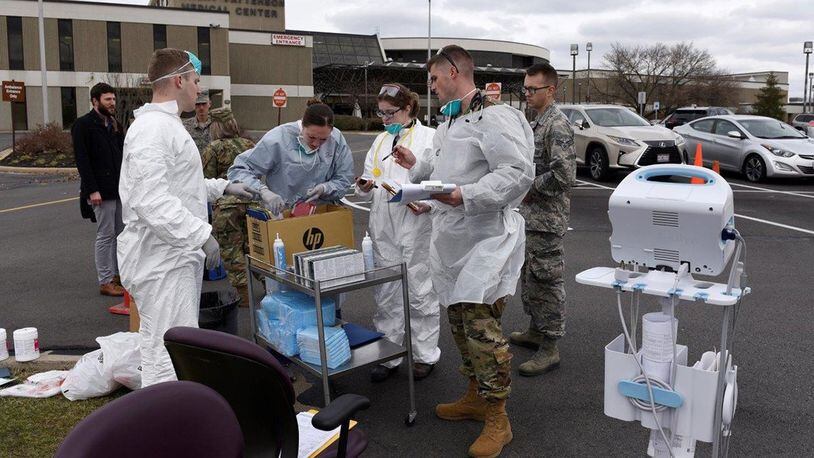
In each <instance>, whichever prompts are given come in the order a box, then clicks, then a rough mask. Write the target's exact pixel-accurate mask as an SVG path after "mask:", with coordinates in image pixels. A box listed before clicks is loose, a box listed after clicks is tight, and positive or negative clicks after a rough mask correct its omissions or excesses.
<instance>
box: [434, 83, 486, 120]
mask: <svg viewBox="0 0 814 458" xmlns="http://www.w3.org/2000/svg"><path fill="white" fill-rule="evenodd" d="M476 90H477V89H472V90H471V91H469V92H467V93H466V95H464V96H463V97H462V98H460V99H455V100H450V101H449V102H447V103H445V104H444V106H442V107H441V114H442V115H444V116H447V117H453V116H458V115H459V114H461V101H462V100H463V99H465V98H466V97H468V96H469V94H471V93H473V92H475V91H476Z"/></svg>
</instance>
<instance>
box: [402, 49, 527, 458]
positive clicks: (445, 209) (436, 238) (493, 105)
mask: <svg viewBox="0 0 814 458" xmlns="http://www.w3.org/2000/svg"><path fill="white" fill-rule="evenodd" d="M427 66H428V68H429V70H430V84H431V86H432V90H433V91H435V93H436V94H437V95H438V98H439V100H441V102H442V103H444V104H445V105H444V106H443V107H442V108H441V112H442V113H443V114H444V115H445V116H446V117H447V118H448V119H449V120H448V121H447V122H446V123H445V124H443V125H441V126H439V128H438V130H437V132H436V134H435V138H434V141H433V155H432V156H434V157H432V160H430V161H425V160H422V159H421V158H416V157H415V155H414V154H412V153H410V152H408V151H406V149H404V148H401V147H399V148H397V151H396V153H395V154H396V156H397V161H398V163H399V164H402V165H404V166H405V167H407V168H410V178H411V180H412V181H413V182H414V183H415V182H420V181H421V180H426V179H431V180H440V181H442V182H444V183H452V184H456V185H457V188H456V189H455V190H454V191H452V193H451V194H438V195H434V196H433V198H434V199H435V201H434V202H433V203H432V204H431V205H427V204H421V207H422V210H423V211H430V212H431V214H432V225H433V235H432V242H431V245H430V270H431V274H432V281H433V286H434V288H435V290H436V291H437V292H438V295H439V299H440V302H441V305H443V306H444V307H447V316H448V318H449V322H450V327H451V330H452V336H453V339H454V340H455V344H456V346H457V347H458V349H459V350H460V352H461V357H462V360H463V364H462V366H461V372H462V373H463V374H464V375H465V376H466V377H468V378H469V388H468V390H467V392H466V394H465V395H464V396H463V397H462V398H461V399H459V400H457V401H455V402H452V403H449V404H439V405H438V406H436V410H435V411H436V415H438V416H439V417H440V418H442V419H445V420H480V421H484V427H483V430H482V431H481V435H480V436H479V437H478V438H477V439H476V440H475V442H474V443H473V444H472V445H471V446H470V447H469V455H470V456H473V457H485V456H489V457H494V456H497V455H499V454H500V452H501V451H502V450H503V447H504V446H505V445H506V444H508V443H509V442H510V441H511V440H512V431H511V426H510V424H509V418H508V416H507V414H506V409H505V406H506V399H507V398H508V396H509V392H510V383H511V376H510V374H511V358H512V355H511V353H510V352H509V344H508V341H507V340H506V339H505V338H504V337H503V330H502V329H501V325H500V319H501V316H502V314H503V310H504V308H505V306H506V303H507V296H509V295H513V294H514V293H515V288H516V286H517V281H518V280H519V278H520V272H521V269H522V267H523V259H524V256H525V220H524V219H523V217H522V216H521V215H520V214H519V213H518V212H516V211H515V209H516V208H517V207H518V206H519V205H520V202H521V201H522V200H523V197H524V196H525V194H526V193H527V192H528V190H529V188H530V186H531V183H532V180H533V178H534V168H533V157H534V136H533V133H532V131H531V127H530V126H529V124H528V122H526V120H525V117H524V116H523V114H522V113H521V112H520V111H518V110H516V109H514V108H512V107H509V106H507V105H503V104H501V103H499V102H494V101H492V100H491V99H488V98H486V97H485V96H484V95H483V94H482V93H481V92H479V91H478V90H477V88H476V87H475V83H474V80H473V77H474V64H473V61H472V56H471V55H470V54H469V53H468V52H467V51H466V50H465V49H463V48H461V47H460V46H456V45H448V46H445V47H444V48H442V49H441V50H439V52H438V54H437V55H436V56H434V57H433V58H432V59H430V60H429V62H428V64H427Z"/></svg>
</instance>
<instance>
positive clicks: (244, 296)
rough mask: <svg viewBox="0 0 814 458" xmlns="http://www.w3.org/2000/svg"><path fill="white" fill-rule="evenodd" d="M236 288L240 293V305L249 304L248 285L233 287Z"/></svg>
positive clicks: (245, 305)
mask: <svg viewBox="0 0 814 458" xmlns="http://www.w3.org/2000/svg"><path fill="white" fill-rule="evenodd" d="M235 289H236V290H237V294H239V295H240V306H241V307H248V306H249V287H248V286H246V285H243V286H238V287H236V288H235Z"/></svg>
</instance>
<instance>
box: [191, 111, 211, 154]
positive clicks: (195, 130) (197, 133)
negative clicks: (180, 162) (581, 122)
mask: <svg viewBox="0 0 814 458" xmlns="http://www.w3.org/2000/svg"><path fill="white" fill-rule="evenodd" d="M211 124H212V120H211V119H208V120H207V121H206V123H205V124H204V127H203V128H201V127H199V126H198V120H197V119H195V116H193V117H191V118H187V119H184V127H185V128H186V129H187V132H189V135H191V136H192V140H193V141H195V146H197V147H198V152H199V153H201V155H203V152H204V149H206V147H207V145H209V140H210V136H209V126H210V125H211Z"/></svg>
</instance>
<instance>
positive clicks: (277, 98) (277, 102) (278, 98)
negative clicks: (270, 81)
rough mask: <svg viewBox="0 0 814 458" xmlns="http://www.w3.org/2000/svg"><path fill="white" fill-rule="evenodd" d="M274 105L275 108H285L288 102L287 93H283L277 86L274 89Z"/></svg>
mask: <svg viewBox="0 0 814 458" xmlns="http://www.w3.org/2000/svg"><path fill="white" fill-rule="evenodd" d="M273 100H274V106H275V107H277V108H285V107H286V105H287V104H288V94H286V93H285V91H284V90H283V88H278V89H277V90H276V91H274V99H273Z"/></svg>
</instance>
